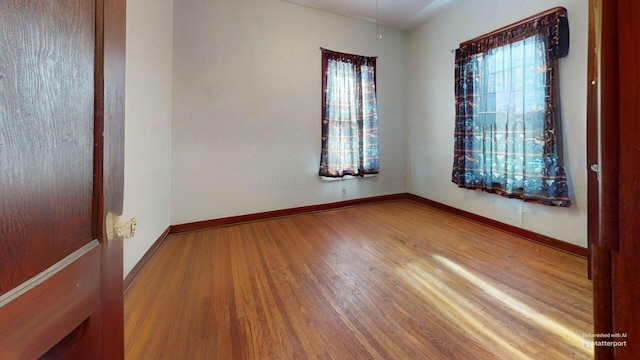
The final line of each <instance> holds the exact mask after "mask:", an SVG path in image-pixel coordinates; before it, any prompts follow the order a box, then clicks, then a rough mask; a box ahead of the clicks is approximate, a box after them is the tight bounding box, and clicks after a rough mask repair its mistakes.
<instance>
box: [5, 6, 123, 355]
mask: <svg viewBox="0 0 640 360" xmlns="http://www.w3.org/2000/svg"><path fill="white" fill-rule="evenodd" d="M0 9H1V11H0V268H1V271H0V354H2V357H3V358H7V359H31V358H38V357H45V358H122V357H123V346H124V345H123V344H124V339H123V331H122V321H123V320H122V239H119V238H115V239H113V240H111V241H107V240H106V236H105V228H104V221H103V219H104V214H105V212H107V211H113V212H115V213H119V212H120V211H121V210H122V185H123V181H122V178H123V177H122V174H123V152H122V148H123V139H124V136H123V121H124V97H123V96H124V9H125V7H124V1H122V0H117V1H109V0H106V1H103V0H96V1H90V0H42V1H33V0H0Z"/></svg>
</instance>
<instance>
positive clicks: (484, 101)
mask: <svg viewBox="0 0 640 360" xmlns="http://www.w3.org/2000/svg"><path fill="white" fill-rule="evenodd" d="M565 30H566V31H568V28H567V27H566V10H564V9H562V8H560V9H554V11H551V12H546V13H545V14H544V15H542V16H538V17H535V18H532V19H529V20H527V21H524V22H522V23H520V24H518V25H516V26H512V27H509V28H507V29H505V30H500V31H497V32H494V33H493V34H491V35H489V36H486V37H483V38H481V39H480V40H472V41H470V42H467V43H464V44H461V46H460V48H459V49H458V50H456V88H455V90H456V125H455V134H454V137H455V149H454V161H453V172H452V181H453V182H454V183H456V184H457V185H458V186H460V187H464V188H469V189H481V190H483V191H487V192H492V193H497V194H500V195H502V196H505V197H510V198H520V199H523V200H527V201H535V202H538V203H541V204H545V205H556V206H571V201H570V199H569V196H568V185H567V177H566V174H565V171H564V169H563V167H562V156H561V152H560V150H561V148H562V147H561V145H560V144H559V142H558V141H559V139H561V136H560V134H559V130H560V127H559V123H560V111H559V106H558V105H559V91H558V58H559V57H560V55H566V49H568V48H567V44H566V43H562V41H561V40H562V39H565V35H566V34H565ZM567 41H568V38H567Z"/></svg>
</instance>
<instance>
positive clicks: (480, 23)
mask: <svg viewBox="0 0 640 360" xmlns="http://www.w3.org/2000/svg"><path fill="white" fill-rule="evenodd" d="M587 3H588V2H587V1H586V0H484V1H477V0H458V1H457V2H456V3H455V4H454V5H453V6H451V7H448V8H447V9H445V10H444V11H442V12H441V13H439V14H438V15H437V16H434V17H432V18H430V19H428V20H427V21H426V22H425V23H424V24H422V25H421V26H419V27H417V28H415V29H413V30H412V31H411V32H410V34H409V65H408V67H409V69H408V71H409V80H408V91H407V95H408V108H407V133H408V143H409V149H408V182H409V189H410V192H412V193H414V194H418V195H421V196H424V197H426V198H429V199H432V200H435V201H438V202H441V203H444V204H447V205H450V206H453V207H455V208H459V209H462V210H465V211H469V212H471V213H475V214H479V215H482V216H485V217H488V218H491V219H495V220H497V221H501V222H504V223H507V224H510V225H514V226H517V227H521V228H524V229H527V230H530V231H533V232H536V233H539V234H542V235H546V236H550V237H553V238H555V239H559V240H562V241H566V242H569V243H572V244H576V245H580V246H583V247H586V246H587V236H586V232H587V189H586V187H587V174H586V104H585V101H586V83H587V51H586V48H587V30H588V23H587V21H588V8H587ZM555 6H564V7H566V8H567V10H568V13H569V26H570V32H571V48H570V53H569V55H568V56H567V57H566V58H563V59H561V60H560V92H561V96H562V116H563V119H562V121H563V131H564V136H563V141H564V166H565V170H566V171H567V174H568V177H569V184H570V188H569V190H570V196H571V199H572V202H573V207H572V208H568V209H567V208H553V207H549V206H542V205H535V204H530V203H525V202H523V201H520V200H510V199H505V198H502V197H500V196H497V195H494V194H488V193H484V192H481V191H471V190H467V189H459V188H458V187H457V186H456V185H455V184H453V183H452V182H451V166H452V161H453V157H452V156H453V129H454V115H455V107H454V87H453V73H454V54H452V53H451V49H455V48H457V47H458V44H459V43H461V42H463V41H465V40H469V39H472V38H474V37H477V36H479V35H482V34H484V33H487V32H490V31H492V30H494V29H497V28H499V27H502V26H504V25H507V24H509V23H512V22H514V21H517V20H519V19H522V18H525V17H527V16H529V15H533V14H535V13H537V12H540V11H543V10H546V9H548V8H552V7H555Z"/></svg>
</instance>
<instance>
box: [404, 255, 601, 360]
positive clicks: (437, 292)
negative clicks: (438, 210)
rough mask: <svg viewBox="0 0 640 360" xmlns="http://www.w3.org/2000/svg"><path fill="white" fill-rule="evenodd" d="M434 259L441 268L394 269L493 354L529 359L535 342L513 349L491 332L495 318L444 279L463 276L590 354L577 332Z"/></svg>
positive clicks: (407, 266)
mask: <svg viewBox="0 0 640 360" xmlns="http://www.w3.org/2000/svg"><path fill="white" fill-rule="evenodd" d="M433 258H434V259H435V260H437V262H439V263H440V264H442V265H443V266H444V267H443V268H442V269H441V268H439V267H430V268H425V266H423V265H421V264H419V263H415V262H414V263H408V264H405V265H402V266H400V267H398V269H397V271H398V273H399V275H400V276H401V277H402V278H403V280H405V281H406V282H407V283H408V284H410V285H412V286H413V287H414V288H415V289H416V290H418V291H419V292H420V293H421V294H422V295H423V296H424V298H425V299H427V301H429V302H430V303H432V304H434V305H435V306H436V308H437V309H438V310H439V311H440V312H441V313H442V314H443V315H444V316H446V317H447V318H448V319H449V320H450V321H451V322H452V324H453V325H454V326H457V327H460V328H461V329H462V330H463V331H464V332H465V333H467V334H468V335H470V336H471V337H473V338H474V339H475V340H476V341H477V342H478V343H479V344H482V346H484V347H485V348H487V349H489V350H491V351H493V352H495V353H496V354H508V356H509V358H511V359H529V358H530V357H535V355H536V350H535V347H536V344H532V348H531V349H528V351H527V349H516V348H514V347H513V346H511V345H510V344H509V342H508V340H507V338H506V337H505V335H504V334H497V333H495V332H494V331H492V330H491V329H490V328H489V326H488V325H489V324H491V323H492V322H495V321H496V319H495V318H494V317H493V316H492V315H491V314H489V313H487V312H485V311H484V310H483V309H482V308H479V307H477V305H476V304H475V303H474V299H473V298H472V297H470V296H469V294H461V293H460V292H459V291H456V290H455V289H453V288H452V287H451V286H449V285H448V284H447V278H451V277H452V276H457V277H459V278H461V279H464V280H465V283H464V285H465V286H469V287H471V288H475V289H478V290H480V291H482V292H484V293H486V294H488V295H490V296H491V297H492V298H494V299H496V300H498V302H499V303H502V304H504V305H505V306H506V307H507V308H508V309H509V310H511V311H513V312H515V313H517V314H519V315H520V316H522V318H524V319H527V320H530V321H532V322H534V323H535V324H537V325H538V327H539V328H540V329H542V330H543V331H548V332H551V333H553V334H554V335H555V336H557V337H558V338H560V339H562V340H561V341H562V342H564V343H566V344H567V345H569V346H571V347H572V348H574V349H575V350H576V351H579V352H580V353H581V354H582V355H584V356H587V357H593V348H591V347H585V346H584V339H583V338H582V337H581V336H580V335H578V333H577V332H576V331H573V330H571V329H569V328H567V327H566V326H564V325H562V324H560V323H558V322H557V321H555V320H553V319H551V318H549V317H548V316H546V315H544V314H542V313H540V312H539V311H536V310H535V309H533V308H532V307H530V306H528V305H527V304H525V303H523V302H522V301H520V300H518V299H516V298H515V297H513V296H511V295H509V294H507V293H506V292H504V291H502V290H500V289H498V288H497V287H496V286H494V285H492V284H490V283H489V282H488V281H486V280H483V279H482V278H480V277H479V276H476V275H474V274H473V273H471V272H470V271H468V270H466V269H465V268H463V267H462V266H460V265H458V264H457V263H455V262H453V261H451V260H449V259H447V258H445V257H442V256H440V255H434V256H433ZM512 335H513V334H512ZM527 353H528V354H529V355H527Z"/></svg>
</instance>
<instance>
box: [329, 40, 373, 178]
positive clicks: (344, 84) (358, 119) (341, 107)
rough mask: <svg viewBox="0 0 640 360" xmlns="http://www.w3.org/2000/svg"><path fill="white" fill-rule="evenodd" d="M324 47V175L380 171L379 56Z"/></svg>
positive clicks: (335, 176) (336, 175)
mask: <svg viewBox="0 0 640 360" xmlns="http://www.w3.org/2000/svg"><path fill="white" fill-rule="evenodd" d="M321 50H322V151H321V154H320V176H324V177H333V178H341V177H343V176H345V175H353V176H364V175H367V174H377V173H378V171H379V167H380V166H379V161H378V110H377V101H376V58H375V57H366V56H359V55H350V54H344V53H339V52H334V51H329V50H326V49H321Z"/></svg>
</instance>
